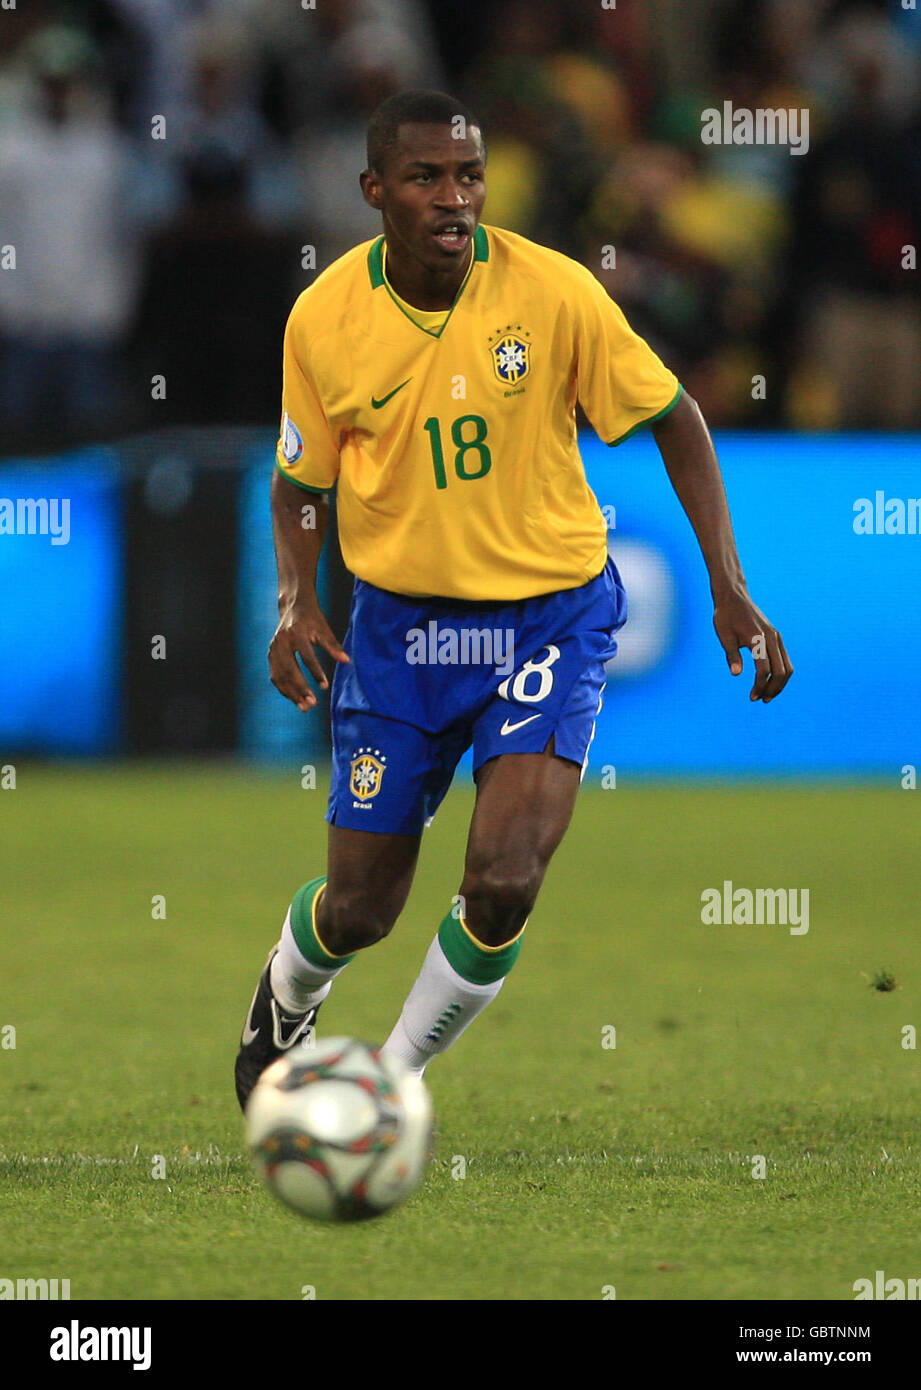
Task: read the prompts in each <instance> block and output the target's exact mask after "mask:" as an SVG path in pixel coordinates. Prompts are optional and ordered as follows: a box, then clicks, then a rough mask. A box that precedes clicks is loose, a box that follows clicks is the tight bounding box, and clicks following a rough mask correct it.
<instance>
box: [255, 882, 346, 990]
mask: <svg viewBox="0 0 921 1390" xmlns="http://www.w3.org/2000/svg"><path fill="white" fill-rule="evenodd" d="M347 964H348V961H346V962H345V965H347ZM345 965H335V966H333V968H332V969H331V970H321V969H320V968H319V967H318V966H316V965H312V964H311V963H310V961H309V960H305V959H304V957H303V956H302V955H301V953H300V951H299V949H298V945H297V942H296V941H295V939H294V933H293V931H292V930H291V911H290V908H289V910H288V914H287V916H286V917H285V925H284V926H283V927H282V929H281V941H280V943H279V947H278V953H277V955H276V956H275V957H274V959H273V961H272V968H271V970H270V971H269V983H270V984H271V986H272V993H273V994H274V995H275V998H276V999H277V1000H278V1002H279V1004H280V1005H281V1007H282V1008H283V1009H284V1010H285V1012H286V1013H292V1014H304V1013H306V1012H307V1010H308V1009H310V1008H312V1007H313V1005H314V1004H320V1003H322V1001H323V1000H324V999H325V998H326V996H327V994H329V991H330V990H331V989H332V984H333V980H334V979H335V978H336V976H337V975H338V974H339V971H340V970H344V969H345Z"/></svg>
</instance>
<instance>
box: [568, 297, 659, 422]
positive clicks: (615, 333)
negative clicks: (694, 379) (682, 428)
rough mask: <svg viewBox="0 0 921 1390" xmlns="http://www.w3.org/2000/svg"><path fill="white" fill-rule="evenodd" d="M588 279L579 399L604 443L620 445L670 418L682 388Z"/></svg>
mask: <svg viewBox="0 0 921 1390" xmlns="http://www.w3.org/2000/svg"><path fill="white" fill-rule="evenodd" d="M585 276H586V280H585V282H583V289H582V292H581V293H580V294H579V295H578V297H577V299H576V351H577V369H576V370H577V384H578V393H579V400H580V402H581V404H582V407H583V409H584V410H585V413H586V415H587V416H588V418H589V420H591V422H592V424H593V426H594V427H595V429H596V430H597V432H598V434H599V435H600V436H601V438H602V439H603V440H604V442H605V443H606V444H620V443H622V442H623V440H625V439H627V438H629V436H630V435H631V434H633V433H635V431H636V430H638V429H640V428H641V427H642V426H643V425H648V424H651V423H652V422H653V421H654V420H658V419H660V418H661V417H662V416H663V415H667V414H668V412H669V410H671V408H672V406H674V405H677V403H678V400H679V398H680V396H681V391H682V388H681V385H680V383H679V381H678V378H677V377H676V376H675V374H674V372H671V371H669V369H668V367H666V365H665V363H664V362H662V360H661V359H660V358H659V357H657V356H656V354H655V353H654V352H653V350H652V348H651V347H650V346H649V344H648V343H647V342H646V341H645V339H643V338H641V337H640V336H639V334H638V333H634V331H633V329H632V328H631V327H630V325H629V324H628V322H627V320H626V318H625V317H624V314H623V311H622V310H621V309H620V307H619V306H618V305H617V304H615V302H614V300H613V299H611V298H610V296H609V295H608V294H607V293H606V292H605V290H604V287H603V286H602V285H601V284H599V282H598V281H597V280H596V279H595V277H594V276H593V275H592V273H591V271H586V272H585Z"/></svg>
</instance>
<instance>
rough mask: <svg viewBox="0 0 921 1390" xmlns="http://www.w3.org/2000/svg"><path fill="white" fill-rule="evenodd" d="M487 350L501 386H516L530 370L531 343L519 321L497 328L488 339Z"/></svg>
mask: <svg viewBox="0 0 921 1390" xmlns="http://www.w3.org/2000/svg"><path fill="white" fill-rule="evenodd" d="M489 352H490V356H491V357H492V366H493V371H494V372H495V374H496V376H497V377H498V379H499V380H500V381H501V382H502V385H503V386H517V385H518V383H519V382H520V381H523V380H524V378H525V377H526V376H527V375H528V373H529V372H530V370H531V343H530V340H529V338H528V335H527V332H526V330H525V329H523V328H522V326H521V324H520V323H515V324H512V323H509V324H506V326H505V327H504V328H497V329H496V331H495V333H494V334H493V335H492V337H491V338H490V340H489Z"/></svg>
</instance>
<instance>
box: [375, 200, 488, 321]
mask: <svg viewBox="0 0 921 1390" xmlns="http://www.w3.org/2000/svg"><path fill="white" fill-rule="evenodd" d="M488 260H489V238H488V237H487V235H486V229H485V228H484V227H477V229H476V231H475V232H474V234H473V261H488ZM473 261H471V263H470V270H469V272H468V274H467V276H466V278H465V279H464V282H463V284H462V285H461V287H460V293H459V294H458V296H457V298H456V299H455V301H454V303H453V304H452V305H451V308H450V309H449V310H448V311H447V314H448V317H447V318H446V319H445V321H444V323H443V324H442V326H441V328H439V329H438V331H437V332H436V333H431V332H429V330H428V329H427V328H422V327H420V325H419V324H418V323H416V321H415V319H410V320H409V321H410V323H411V324H412V325H413V327H414V328H418V329H419V332H420V333H425V334H427V335H428V337H430V338H440V337H441V335H442V333H443V332H444V331H445V329H446V328H447V326H448V321H449V320H450V318H451V315H452V314H453V313H454V310H455V309H456V308H457V306H458V304H459V303H460V301H461V299H462V297H463V293H464V290H465V289H466V288H467V285H468V284H469V283H470V278H471V275H472V273H473ZM368 274H369V275H370V277H371V288H372V290H378V289H381V288H383V289H386V291H387V293H388V294H389V295H390V298H391V299H392V300H393V302H394V304H396V306H397V308H398V309H399V310H400V313H401V314H403V315H404V317H406V318H409V315H408V314H407V313H406V310H405V309H403V308H402V307H401V305H400V303H399V301H398V300H397V299H396V298H395V297H394V295H393V293H392V291H391V289H390V286H389V285H388V284H387V281H386V279H385V278H384V238H383V237H382V236H379V237H378V238H377V240H376V241H375V242H374V243H373V244H372V246H371V248H370V250H369V251H368Z"/></svg>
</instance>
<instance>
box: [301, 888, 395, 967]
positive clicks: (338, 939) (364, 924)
mask: <svg viewBox="0 0 921 1390" xmlns="http://www.w3.org/2000/svg"><path fill="white" fill-rule="evenodd" d="M324 898H325V902H324V910H323V918H322V923H318V927H319V931H320V935H321V936H322V940H323V945H324V946H325V947H326V949H327V950H328V951H331V952H332V953H333V955H336V956H347V955H350V954H351V953H352V951H361V950H364V948H365V947H366V946H373V945H374V944H375V942H377V941H381V940H383V938H384V937H385V936H386V935H387V934H388V932H389V931H390V929H391V927H392V926H393V924H394V922H395V921H396V918H397V913H396V912H393V911H391V909H390V906H389V904H388V902H387V901H386V899H383V898H369V897H368V896H367V895H366V894H363V893H344V894H343V893H340V894H333V893H330V892H329V891H328V890H327V892H326V894H324Z"/></svg>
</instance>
